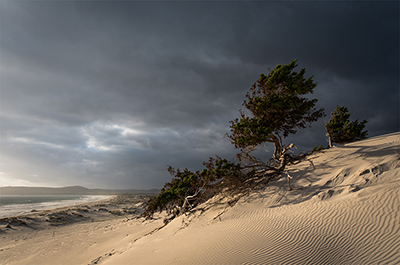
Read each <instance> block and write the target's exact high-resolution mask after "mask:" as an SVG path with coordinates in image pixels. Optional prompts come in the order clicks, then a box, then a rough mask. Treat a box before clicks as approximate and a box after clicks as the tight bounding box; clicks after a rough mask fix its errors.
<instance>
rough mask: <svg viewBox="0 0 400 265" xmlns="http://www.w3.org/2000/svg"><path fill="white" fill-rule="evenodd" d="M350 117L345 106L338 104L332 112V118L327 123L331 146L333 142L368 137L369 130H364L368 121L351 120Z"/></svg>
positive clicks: (351, 140) (352, 140) (339, 142)
mask: <svg viewBox="0 0 400 265" xmlns="http://www.w3.org/2000/svg"><path fill="white" fill-rule="evenodd" d="M349 118H350V113H349V110H348V109H347V108H346V107H345V106H342V107H339V106H337V107H336V109H335V111H334V112H332V113H331V119H330V120H329V121H328V123H327V124H326V125H325V129H326V132H327V135H328V137H329V146H330V147H332V143H338V144H344V143H350V142H354V141H358V140H362V139H366V138H367V134H368V131H363V130H364V128H365V124H366V123H367V122H368V121H367V120H363V121H362V122H359V121H358V120H355V121H350V120H349Z"/></svg>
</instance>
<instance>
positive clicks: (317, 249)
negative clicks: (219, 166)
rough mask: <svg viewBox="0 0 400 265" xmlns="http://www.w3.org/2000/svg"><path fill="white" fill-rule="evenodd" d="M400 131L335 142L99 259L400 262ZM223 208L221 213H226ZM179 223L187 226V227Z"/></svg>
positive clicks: (137, 261)
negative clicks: (244, 192) (252, 187)
mask: <svg viewBox="0 0 400 265" xmlns="http://www.w3.org/2000/svg"><path fill="white" fill-rule="evenodd" d="M399 149H400V134H399V133H396V134H391V135H385V136H382V137H376V138H373V139H369V140H365V141H360V142H357V143H352V144H348V145H346V146H342V147H336V148H333V149H330V150H327V151H325V152H323V153H318V154H316V155H314V156H312V157H311V158H312V161H313V163H314V165H315V167H316V169H315V170H313V168H312V166H311V164H310V163H309V162H307V161H305V162H302V163H301V164H298V165H296V166H292V167H290V168H289V172H290V174H291V175H292V176H293V178H294V185H295V186H298V187H302V189H301V190H300V189H295V190H292V191H289V190H288V189H287V182H286V179H285V178H281V179H279V180H276V181H274V182H272V183H270V185H268V187H266V189H265V190H264V191H261V192H255V193H253V194H252V195H251V196H249V197H248V198H245V199H242V200H240V201H239V203H238V204H236V205H235V206H234V207H232V208H230V207H228V208H225V207H224V206H220V207H219V208H218V207H217V208H216V209H215V210H213V211H210V212H207V213H205V214H203V215H202V216H200V217H198V218H191V222H190V225H188V226H187V227H185V225H183V226H182V223H185V222H188V221H189V220H185V218H183V217H181V218H178V219H176V220H174V221H173V222H172V223H170V224H169V225H168V226H167V227H165V228H163V229H162V230H160V231H159V232H157V233H155V234H153V235H151V236H148V237H146V238H142V239H141V240H138V241H137V242H136V244H134V245H132V246H131V247H130V249H129V250H127V251H125V252H124V253H122V254H118V255H114V256H112V257H110V258H109V259H106V260H104V262H102V263H101V264H304V263H307V264H350V263H351V264H378V263H384V264H398V263H400V248H399V246H400V203H399V200H400V199H399V198H400V159H399V158H400V156H399V155H398V154H396V153H395V151H397V152H399V153H400V150H399ZM222 212H224V213H223V214H221V213H222ZM182 227H184V228H183V229H182Z"/></svg>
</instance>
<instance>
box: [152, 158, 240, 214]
mask: <svg viewBox="0 0 400 265" xmlns="http://www.w3.org/2000/svg"><path fill="white" fill-rule="evenodd" d="M203 165H204V166H205V168H204V169H203V170H202V171H196V172H194V173H193V172H192V171H190V170H188V169H187V168H185V169H184V170H183V171H181V170H179V168H178V169H177V170H175V169H174V168H173V167H171V166H169V167H168V171H169V173H170V174H171V175H172V177H173V178H172V181H171V182H168V183H166V184H165V185H164V187H163V188H162V189H161V192H160V193H159V194H158V195H157V196H156V197H154V198H151V199H150V200H149V201H148V206H147V208H146V210H145V213H144V216H146V217H148V218H151V217H152V216H153V214H154V213H155V212H157V211H159V212H162V211H163V210H166V211H167V212H168V213H170V214H171V213H172V214H176V211H177V210H178V211H180V212H185V211H187V209H185V207H184V205H185V200H187V199H188V198H190V199H188V202H189V204H187V203H186V207H194V206H196V205H197V204H199V203H200V202H202V201H205V200H206V199H208V198H210V197H212V196H213V195H215V194H216V193H218V192H220V191H221V190H223V189H224V188H227V189H234V188H235V187H236V186H237V185H240V183H241V182H242V181H243V180H244V179H245V178H246V175H247V174H246V173H243V172H242V168H241V166H240V164H235V163H232V162H229V161H228V160H226V159H222V158H220V157H217V158H216V159H214V158H210V159H209V161H208V162H203Z"/></svg>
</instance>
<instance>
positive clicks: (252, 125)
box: [228, 60, 325, 160]
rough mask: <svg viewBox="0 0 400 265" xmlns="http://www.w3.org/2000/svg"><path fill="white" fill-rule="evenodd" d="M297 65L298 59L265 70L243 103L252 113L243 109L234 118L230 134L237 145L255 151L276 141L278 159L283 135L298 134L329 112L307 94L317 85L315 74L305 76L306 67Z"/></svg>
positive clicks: (275, 155)
mask: <svg viewBox="0 0 400 265" xmlns="http://www.w3.org/2000/svg"><path fill="white" fill-rule="evenodd" d="M295 67H297V64H296V60H294V61H291V62H290V63H289V64H288V65H280V64H279V65H277V66H276V67H275V69H273V70H272V71H270V73H269V74H268V76H266V75H264V74H261V75H260V78H259V79H258V80H257V81H256V82H255V83H254V84H253V86H252V87H251V88H250V91H249V92H248V93H247V95H246V98H247V99H246V100H245V101H244V103H243V106H245V107H246V109H247V110H248V111H249V112H250V116H246V115H245V114H244V112H242V111H240V118H237V119H235V120H233V121H231V122H230V123H231V126H230V128H231V134H230V135H228V137H229V138H230V139H231V142H232V144H234V145H235V147H236V148H240V149H241V150H242V152H243V151H244V150H246V151H248V150H250V152H251V151H252V150H254V149H255V148H256V147H257V146H259V145H260V144H263V143H264V142H272V143H274V146H275V152H274V156H273V158H274V159H275V160H278V159H280V157H282V153H283V152H284V148H283V146H282V141H281V137H280V135H283V137H287V136H288V135H289V134H295V133H296V132H297V129H301V128H306V127H308V126H309V124H310V123H312V122H315V121H317V120H318V119H319V118H321V117H322V116H324V115H325V114H324V110H323V109H318V110H317V109H316V108H315V105H316V103H317V99H308V98H306V97H305V95H307V94H312V93H313V91H314V88H315V87H316V86H317V84H316V83H315V82H314V81H313V79H312V78H313V77H312V76H311V77H309V78H305V77H304V74H305V69H302V70H300V72H295V71H293V70H294V68H295Z"/></svg>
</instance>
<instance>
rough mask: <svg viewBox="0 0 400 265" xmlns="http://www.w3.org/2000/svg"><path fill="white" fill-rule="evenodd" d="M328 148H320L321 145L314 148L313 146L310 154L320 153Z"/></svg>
mask: <svg viewBox="0 0 400 265" xmlns="http://www.w3.org/2000/svg"><path fill="white" fill-rule="evenodd" d="M328 148H329V146H328V147H323V146H322V144H321V145H319V146H318V145H316V146H314V148H313V149H312V150H311V153H315V152H320V151H322V150H324V149H328Z"/></svg>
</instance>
